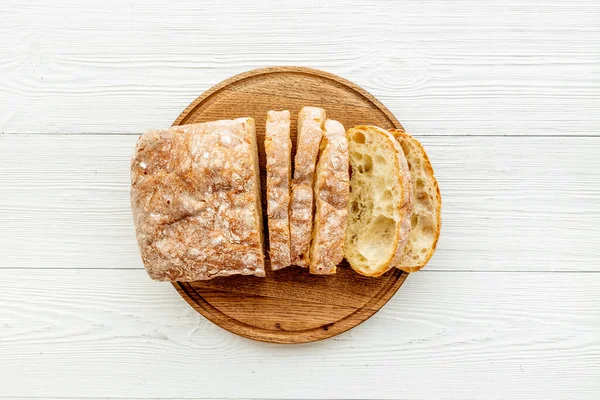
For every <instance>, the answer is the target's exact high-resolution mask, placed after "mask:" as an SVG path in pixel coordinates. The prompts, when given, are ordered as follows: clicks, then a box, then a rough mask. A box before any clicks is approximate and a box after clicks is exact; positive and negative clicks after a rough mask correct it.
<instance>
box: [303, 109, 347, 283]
mask: <svg viewBox="0 0 600 400" xmlns="http://www.w3.org/2000/svg"><path fill="white" fill-rule="evenodd" d="M348 158H349V156H348V139H347V138H346V130H345V129H344V126H343V125H342V124H340V123H339V122H338V121H334V120H327V121H326V122H325V136H324V138H323V141H322V143H321V152H320V155H319V162H318V165H317V177H316V180H315V189H314V190H315V218H314V219H315V222H314V224H313V237H312V242H311V250H310V273H311V274H320V275H327V274H334V273H335V272H336V266H337V264H339V263H340V262H341V261H342V259H343V257H344V252H343V247H344V236H345V232H346V220H347V214H348V194H349V190H350V176H349V175H350V174H349V171H348V162H349V160H348Z"/></svg>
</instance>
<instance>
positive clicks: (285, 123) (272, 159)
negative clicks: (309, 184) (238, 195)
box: [265, 110, 292, 270]
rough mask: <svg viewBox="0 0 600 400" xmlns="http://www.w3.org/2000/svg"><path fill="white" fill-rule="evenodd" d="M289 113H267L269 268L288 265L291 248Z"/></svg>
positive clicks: (290, 144)
mask: <svg viewBox="0 0 600 400" xmlns="http://www.w3.org/2000/svg"><path fill="white" fill-rule="evenodd" d="M291 151H292V140H291V138H290V112H289V111H287V110H284V111H269V112H267V125H266V134H265V153H266V156H267V217H268V226H269V249H270V251H269V257H270V259H271V269H272V270H278V269H281V268H285V267H287V266H289V265H291V252H290V251H291V249H290V216H289V214H290V183H291V182H290V181H291V172H292V171H291V170H292V165H291V162H292V161H291Z"/></svg>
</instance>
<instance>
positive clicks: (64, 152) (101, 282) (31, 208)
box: [0, 0, 600, 399]
mask: <svg viewBox="0 0 600 400" xmlns="http://www.w3.org/2000/svg"><path fill="white" fill-rule="evenodd" d="M168 3H171V2H164V1H161V0H145V1H139V0H129V1H120V0H111V1H97V0H96V1H75V0H73V1H51V2H49V1H41V0H40V1H24V0H18V1H17V0H8V1H7V0H4V1H2V2H1V3H0V132H1V134H0V399H4V398H19V399H20V398H69V399H83V398H85V399H92V398H93V399H96V398H97V399H112V398H141V399H150V398H152V399H163V398H165V399H167V398H168V399H171V398H180V397H184V398H186V397H187V398H206V399H209V398H211V399H212V398H224V399H225V398H226V399H229V398H329V397H331V398H399V399H400V398H401V399H598V398H600V246H599V245H600V132H599V131H600V2H598V1H597V0H569V1H567V0H564V1H542V0H540V1H534V0H524V1H523V0H509V1H496V0H494V1H474V0H473V1H460V2H459V1H451V2H448V1H442V0H429V1H419V2H416V1H414V2H413V1H392V0H388V1H379V2H368V1H350V0H345V1H327V2H325V1H321V2H317V1H304V2H301V1H284V2H278V4H277V5H275V2H271V5H269V4H268V2H266V1H264V2H252V1H246V2H234V1H226V2H219V3H217V2H207V1H199V0H189V1H180V2H176V3H177V4H168ZM268 65H304V66H310V67H314V68H319V69H324V70H327V71H329V72H333V73H335V74H338V75H341V76H343V77H345V78H347V79H350V80H352V81H354V82H356V83H357V84H359V85H361V86H363V87H364V88H365V89H367V90H368V91H370V92H371V93H372V94H374V95H375V96H376V97H378V98H379V99H380V100H381V101H382V102H383V103H384V104H386V105H387V106H388V108H389V109H390V110H391V111H392V112H393V113H394V114H395V115H396V116H397V117H398V119H399V120H400V121H401V122H402V123H403V124H404V126H405V128H406V129H407V130H408V131H409V132H411V133H413V134H415V135H416V136H417V137H418V138H419V139H421V140H422V142H423V143H424V145H425V147H426V149H427V150H428V151H429V154H430V157H431V159H432V162H433V165H434V167H435V169H436V175H437V177H438V179H439V183H440V186H441V191H442V194H443V198H444V208H443V220H444V225H443V229H442V236H441V240H440V243H439V250H438V251H437V253H436V255H435V257H434V258H433V259H432V261H431V263H430V264H429V265H428V267H427V268H426V269H425V270H424V271H422V272H419V273H417V274H413V275H411V276H409V278H408V279H407V281H406V283H405V284H404V286H402V288H401V289H400V291H399V292H398V293H397V295H396V296H395V297H394V298H393V299H392V300H391V301H390V302H389V303H388V305H386V306H385V307H384V308H383V309H382V310H381V311H380V312H379V313H378V314H377V315H376V316H375V317H373V318H372V319H370V320H369V321H367V322H366V323H364V324H362V325H360V326H359V327H357V328H355V329H353V330H352V331H350V332H348V333H346V334H343V335H341V336H338V337H336V338H334V339H330V340H326V341H323V342H319V343H314V344H307V345H295V346H290V345H269V344H264V343H257V342H252V341H249V340H246V339H242V338H240V337H237V336H234V335H232V334H230V333H228V332H226V331H223V330H222V329H220V328H218V327H216V326H214V325H213V324H212V323H210V322H208V321H207V320H205V319H204V318H202V317H201V316H200V315H199V314H197V313H196V312H195V311H194V310H193V309H192V308H190V307H189V306H188V305H187V304H186V303H185V302H184V301H183V300H182V299H181V298H180V297H179V295H178V294H177V293H176V292H175V290H174V289H173V288H172V287H171V286H170V285H168V284H160V283H155V282H152V281H150V279H149V278H148V277H147V276H146V273H145V272H144V270H143V266H142V264H141V260H140V257H139V255H138V251H137V247H136V243H135V238H134V232H133V226H132V220H131V216H130V209H129V159H130V155H131V153H132V150H133V146H134V143H135V141H136V139H137V137H138V134H139V133H141V132H142V131H144V130H145V129H147V128H153V127H166V126H168V125H169V124H170V123H171V122H172V121H173V120H174V119H175V117H176V116H177V115H178V114H179V112H180V111H181V110H182V109H183V108H185V106H187V105H188V104H189V103H190V102H191V101H192V100H193V99H194V98H195V97H196V96H198V95H199V94H201V93H202V92H203V91H204V90H206V89H207V88H209V87H210V86H212V85H213V84H216V83H218V82H219V81H221V80H223V79H225V78H227V77H229V76H231V75H234V74H236V73H239V72H242V71H245V70H248V69H253V68H256V67H262V66H268Z"/></svg>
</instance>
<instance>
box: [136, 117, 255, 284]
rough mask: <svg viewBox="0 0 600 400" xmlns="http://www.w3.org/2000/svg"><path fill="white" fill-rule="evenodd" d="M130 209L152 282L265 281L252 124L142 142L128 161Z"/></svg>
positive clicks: (194, 128) (245, 121)
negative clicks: (236, 278) (233, 278)
mask: <svg viewBox="0 0 600 400" xmlns="http://www.w3.org/2000/svg"><path fill="white" fill-rule="evenodd" d="M131 208H132V212H133V219H134V223H135V227H136V236H137V240H138V245H139V248H140V253H141V256H142V260H143V262H144V265H145V267H146V269H147V271H148V274H149V275H150V277H152V278H153V279H156V280H163V281H165V280H166V281H176V280H178V281H194V280H200V279H210V278H214V277H217V276H227V275H233V274H244V275H258V276H264V274H265V271H264V253H263V247H262V216H261V210H260V185H259V182H258V157H257V150H256V136H255V130H254V120H253V119H252V118H240V119H236V120H231V121H215V122H207V123H202V124H193V125H183V126H176V127H172V128H170V129H165V130H157V131H149V132H147V133H145V134H144V135H142V136H141V137H140V139H139V140H138V143H137V145H136V149H135V153H134V155H133V159H132V162H131Z"/></svg>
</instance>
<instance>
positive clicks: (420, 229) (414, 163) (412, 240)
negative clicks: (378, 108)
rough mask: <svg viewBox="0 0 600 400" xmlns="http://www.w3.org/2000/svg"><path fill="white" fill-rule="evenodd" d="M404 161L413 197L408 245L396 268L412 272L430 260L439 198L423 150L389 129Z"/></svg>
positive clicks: (436, 232) (437, 233)
mask: <svg viewBox="0 0 600 400" xmlns="http://www.w3.org/2000/svg"><path fill="white" fill-rule="evenodd" d="M390 133H391V134H393V135H394V137H395V138H396V140H397V141H398V143H400V147H401V148H402V151H403V152H404V155H405V156H406V160H407V161H408V169H409V171H410V176H411V181H412V191H413V198H414V205H413V213H412V217H411V228H412V229H411V232H410V235H409V236H408V244H407V245H406V247H405V248H404V253H403V254H402V257H400V260H399V261H398V263H397V264H395V266H396V267H398V268H400V269H402V270H403V271H405V272H416V271H418V270H420V269H421V268H423V267H424V266H425V264H427V262H428V261H429V259H431V256H433V253H434V252H435V248H436V245H437V241H438V239H439V237H440V229H441V226H442V196H441V194H440V188H439V186H438V183H437V180H436V179H435V176H434V174H433V168H432V167H431V163H430V162H429V158H428V157H427V153H425V149H424V148H423V146H422V145H421V143H419V141H418V140H417V139H415V138H414V137H412V136H411V135H409V134H407V133H405V132H403V131H399V130H392V131H390Z"/></svg>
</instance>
